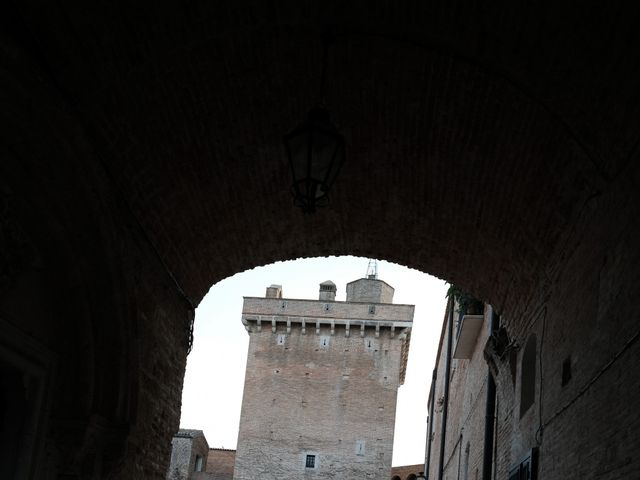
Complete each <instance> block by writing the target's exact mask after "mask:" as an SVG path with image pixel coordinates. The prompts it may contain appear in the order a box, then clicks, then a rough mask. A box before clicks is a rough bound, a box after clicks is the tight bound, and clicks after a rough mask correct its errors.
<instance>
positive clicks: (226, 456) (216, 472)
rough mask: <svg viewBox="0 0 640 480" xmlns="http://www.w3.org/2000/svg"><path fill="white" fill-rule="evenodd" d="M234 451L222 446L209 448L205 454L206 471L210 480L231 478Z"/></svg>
mask: <svg viewBox="0 0 640 480" xmlns="http://www.w3.org/2000/svg"><path fill="white" fill-rule="evenodd" d="M235 461H236V451H235V450H227V449H223V448H211V449H209V455H208V456H207V473H208V474H209V475H210V477H209V478H210V480H232V479H233V467H234V465H235Z"/></svg>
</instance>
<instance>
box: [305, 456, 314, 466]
mask: <svg viewBox="0 0 640 480" xmlns="http://www.w3.org/2000/svg"><path fill="white" fill-rule="evenodd" d="M304 466H305V467H306V468H316V456H315V455H307V459H306V462H305V464H304Z"/></svg>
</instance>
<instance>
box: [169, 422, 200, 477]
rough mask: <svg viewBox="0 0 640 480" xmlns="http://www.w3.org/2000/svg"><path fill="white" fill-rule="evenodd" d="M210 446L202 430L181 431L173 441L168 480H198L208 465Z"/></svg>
mask: <svg viewBox="0 0 640 480" xmlns="http://www.w3.org/2000/svg"><path fill="white" fill-rule="evenodd" d="M208 454H209V444H208V443H207V439H206V438H205V436H204V433H203V432H202V430H189V429H180V430H179V431H178V433H176V434H175V435H174V436H173V439H172V440H171V463H170V464H169V470H168V471H167V480H196V479H198V478H202V477H201V475H200V474H201V473H202V472H204V471H205V467H206V465H207V456H208Z"/></svg>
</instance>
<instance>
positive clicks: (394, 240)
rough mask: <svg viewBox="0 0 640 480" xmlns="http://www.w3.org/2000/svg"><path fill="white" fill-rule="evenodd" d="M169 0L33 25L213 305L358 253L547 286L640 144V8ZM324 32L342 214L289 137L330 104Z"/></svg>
mask: <svg viewBox="0 0 640 480" xmlns="http://www.w3.org/2000/svg"><path fill="white" fill-rule="evenodd" d="M160 3H165V2H148V3H147V4H141V3H140V4H138V5H130V4H129V3H128V2H123V3H122V4H121V5H113V4H111V3H108V2H104V3H99V2H90V3H86V2H58V3H55V4H47V5H41V4H36V3H35V2H31V3H29V2H27V3H26V4H24V5H22V6H20V7H19V15H20V17H21V18H23V19H24V22H25V24H26V25H27V26H28V30H29V31H30V32H31V34H32V37H33V38H32V39H31V42H32V43H31V44H32V49H33V52H31V56H32V57H33V58H34V59H35V60H34V61H35V62H36V63H38V64H39V68H40V69H42V71H45V72H46V73H47V77H46V78H45V82H48V83H49V84H50V86H51V88H53V89H55V90H56V92H57V95H58V96H59V97H60V98H61V99H62V101H63V102H64V103H65V104H66V105H67V107H68V110H69V112H70V114H71V115H74V116H76V117H77V120H78V122H79V124H80V125H83V126H84V127H83V128H85V130H86V131H85V134H86V136H87V137H88V138H89V140H90V142H91V143H92V145H93V148H94V149H95V153H96V155H97V156H98V157H99V159H100V162H101V163H102V164H103V166H104V168H105V169H106V171H107V172H108V173H109V175H110V177H111V178H112V181H113V182H114V185H116V186H117V189H118V190H119V192H120V194H121V195H122V197H123V198H124V199H125V200H126V203H127V204H128V205H129V206H130V208H131V210H132V211H133V213H134V214H135V216H136V218H137V219H138V221H139V222H140V224H141V225H142V226H143V228H144V230H145V232H146V234H147V236H148V237H149V239H150V241H151V243H152V244H153V245H154V246H155V248H156V249H157V250H158V252H159V254H160V256H161V257H162V258H163V260H164V262H165V263H166V265H167V266H168V268H169V269H170V270H171V272H172V273H173V275H174V276H175V278H176V280H177V282H178V283H179V284H180V285H181V286H182V287H183V288H184V290H185V292H186V293H187V294H188V295H189V296H190V297H191V298H192V299H193V300H194V301H195V302H198V301H199V300H200V299H201V298H202V296H203V295H204V293H206V291H207V290H208V288H209V287H210V286H211V285H212V284H213V283H214V282H216V281H218V280H220V279H222V278H224V277H226V276H228V275H231V274H233V273H235V272H238V271H241V270H244V269H246V268H251V267H254V266H256V265H262V264H266V263H270V262H272V261H275V260H281V259H291V258H297V257H301V256H316V255H328V254H356V255H363V256H373V257H378V258H385V259H388V260H392V261H395V262H398V263H402V264H405V265H409V266H411V267H414V268H418V269H421V270H423V271H425V272H429V273H432V274H435V275H437V276H440V277H445V278H447V279H450V280H453V281H455V282H459V283H462V284H463V285H465V286H467V287H468V288H470V289H472V290H473V291H474V292H477V293H478V294H479V295H480V296H483V297H484V298H486V299H487V300H489V301H493V302H496V303H497V304H501V303H503V302H505V301H506V300H505V299H506V298H508V297H509V292H510V291H511V289H525V290H526V289H528V288H532V286H533V285H535V282H536V280H537V279H538V278H539V276H540V275H542V274H543V273H544V270H545V269H546V268H547V267H548V262H549V259H550V258H552V254H553V252H554V248H555V247H556V245H557V244H558V242H559V241H560V239H561V237H562V235H563V233H564V232H566V231H567V229H568V226H570V225H571V223H572V222H573V221H574V216H575V215H576V212H577V210H578V208H579V206H580V205H581V204H582V202H583V201H584V200H585V199H586V198H588V197H589V196H591V195H594V194H597V192H600V191H602V189H606V188H607V185H608V182H609V180H610V179H611V178H612V177H614V176H615V175H616V173H617V172H619V171H620V169H621V168H622V167H623V166H624V165H625V164H626V163H627V162H628V161H629V159H630V158H631V155H632V154H633V152H634V149H635V143H636V141H637V139H638V132H639V131H640V129H639V128H638V127H639V121H640V117H639V115H638V107H639V98H638V91H637V85H638V80H640V79H639V76H640V69H639V68H638V65H640V63H639V62H638V49H637V48H634V46H635V47H637V45H638V44H639V43H638V36H639V34H640V31H639V30H638V29H637V22H636V20H637V11H636V10H637V8H638V7H627V8H629V9H630V10H629V11H622V10H615V11H614V10H613V9H611V8H608V7H607V6H606V5H605V4H600V5H598V6H594V7H587V6H582V7H581V9H580V11H574V10H572V9H570V8H568V7H567V8H566V9H565V10H563V7H562V6H559V5H553V6H552V7H551V6H550V7H549V9H548V10H547V9H544V8H542V7H538V6H533V5H529V4H528V3H524V2H523V3H517V2H504V3H501V2H488V3H487V4H486V5H483V4H482V2H481V3H479V4H478V3H474V6H471V5H466V3H467V2H455V3H454V2H440V5H438V6H427V5H426V2H423V1H418V0H416V1H405V2H369V1H358V2H299V1H287V2H258V1H255V2H239V1H229V2H201V3H199V4H196V5H190V6H187V5H186V3H184V2H173V3H169V2H167V3H166V4H162V5H160ZM590 8H592V9H591V10H590ZM631 9H633V11H631ZM325 24H331V25H333V26H334V28H335V32H336V34H337V40H336V44H335V45H334V46H333V47H332V49H331V51H330V62H329V88H328V102H329V108H330V110H331V112H332V114H333V117H334V119H335V121H336V122H337V123H338V124H339V125H340V127H341V129H342V132H343V133H344V135H345V136H346V140H347V146H348V151H347V154H348V163H347V164H346V165H345V168H344V169H343V171H342V173H341V175H340V177H339V179H338V182H337V185H336V187H335V190H334V192H333V193H332V206H331V207H330V208H328V209H326V210H323V211H321V212H319V213H318V214H316V215H315V216H307V217H305V216H303V215H302V214H301V213H300V212H299V211H297V210H295V209H294V207H293V206H292V202H291V198H290V196H289V193H288V185H289V182H290V179H289V172H288V170H287V165H286V163H285V158H284V155H283V151H282V146H281V137H282V135H283V134H284V133H286V132H287V131H288V130H290V129H291V128H292V127H294V126H295V125H296V124H297V123H298V122H299V121H300V120H301V119H302V118H303V117H304V116H305V115H306V112H307V110H308V108H309V107H310V106H311V105H312V104H313V102H314V101H315V98H316V94H317V93H316V92H317V85H318V80H319V70H320V65H321V60H320V51H321V45H320V33H321V31H322V28H323V25H325Z"/></svg>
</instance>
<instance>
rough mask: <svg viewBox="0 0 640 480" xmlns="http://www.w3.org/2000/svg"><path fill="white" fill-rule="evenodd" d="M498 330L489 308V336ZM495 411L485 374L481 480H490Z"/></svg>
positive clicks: (492, 387) (493, 384)
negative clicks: (485, 392)
mask: <svg viewBox="0 0 640 480" xmlns="http://www.w3.org/2000/svg"><path fill="white" fill-rule="evenodd" d="M499 328H500V317H499V316H498V314H497V313H496V312H495V310H494V309H493V307H491V323H490V324H489V330H490V334H491V335H493V334H494V333H496V332H497V331H498V329H499ZM495 411H496V382H495V379H494V378H493V375H492V374H491V370H488V373H487V407H486V411H485V412H486V413H485V421H484V455H483V461H482V479H483V480H491V473H492V469H493V457H494V455H493V432H494V430H495V427H494V425H495V418H496V417H495Z"/></svg>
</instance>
